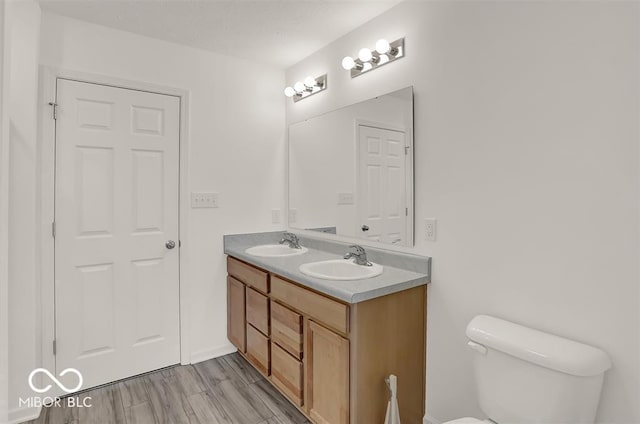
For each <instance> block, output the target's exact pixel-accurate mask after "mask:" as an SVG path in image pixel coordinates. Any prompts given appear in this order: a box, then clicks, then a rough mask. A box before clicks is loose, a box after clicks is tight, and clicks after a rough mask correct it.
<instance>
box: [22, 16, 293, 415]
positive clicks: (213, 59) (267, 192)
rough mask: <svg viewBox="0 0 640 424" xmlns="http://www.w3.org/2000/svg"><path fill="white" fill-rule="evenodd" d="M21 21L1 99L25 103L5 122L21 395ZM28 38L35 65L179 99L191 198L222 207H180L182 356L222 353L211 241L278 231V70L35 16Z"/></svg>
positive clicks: (220, 302)
mask: <svg viewBox="0 0 640 424" xmlns="http://www.w3.org/2000/svg"><path fill="white" fill-rule="evenodd" d="M21 7H26V6H21ZM32 17H34V18H35V14H34V15H33V16H32ZM38 17H39V15H38ZM28 24H29V25H28V26H27V27H20V31H23V33H21V34H20V36H19V39H20V40H21V42H23V43H25V44H27V43H28V44H29V45H28V46H26V45H25V46H24V47H25V50H24V52H25V53H24V54H23V55H21V56H19V57H18V58H17V60H15V61H12V65H15V68H18V69H20V73H19V74H20V78H19V81H18V82H17V83H16V84H15V86H14V83H13V81H12V86H11V89H12V93H13V92H14V91H13V90H14V89H15V92H16V93H20V96H16V98H15V100H16V102H18V100H21V101H23V102H24V103H25V104H16V106H19V107H24V108H25V116H24V120H23V121H20V122H16V123H15V125H16V128H15V131H14V134H15V137H12V145H11V196H12V198H11V202H12V203H11V211H12V215H11V217H10V218H11V229H12V234H10V237H13V239H12V257H11V258H10V260H11V265H12V269H11V270H10V271H11V272H12V275H11V277H12V278H11V287H10V295H11V305H12V310H11V313H12V316H11V317H12V321H11V335H10V337H11V352H12V353H13V355H12V356H11V357H10V361H11V362H10V364H11V371H12V374H11V380H10V381H11V389H12V393H16V391H18V392H22V389H23V387H22V386H23V385H26V380H27V376H28V374H29V372H30V371H31V370H32V369H33V368H34V361H35V360H36V359H37V357H36V355H35V352H36V351H38V350H39V349H38V348H37V346H35V343H36V338H37V337H39V326H38V324H37V321H36V319H37V318H38V314H37V313H36V311H35V310H34V306H35V304H36V302H39V299H36V295H37V293H35V291H34V284H35V279H36V275H35V269H36V264H35V261H36V259H37V255H38V254H37V252H36V246H35V240H36V235H35V233H34V231H35V230H34V229H35V228H36V225H35V214H36V212H35V209H36V204H35V201H36V198H37V196H38V193H36V185H35V181H36V177H37V172H36V170H35V169H34V164H35V162H34V158H35V156H36V153H37V152H36V151H35V138H36V137H35V133H36V129H37V124H36V119H35V117H33V116H31V114H32V113H33V114H35V110H36V108H35V100H34V99H35V95H36V90H37V81H36V73H35V72H36V71H37V68H36V66H35V65H36V64H37V59H38V58H37V57H35V58H34V57H31V56H32V55H33V54H34V52H35V51H37V49H35V50H34V49H33V46H32V44H33V43H34V40H32V36H33V34H37V32H32V30H33V27H32V24H35V21H29V22H28ZM16 30H17V29H16ZM27 31H28V32H29V33H28V34H27V33H26V32H27ZM37 41H40V42H41V49H40V52H41V54H40V57H39V61H40V63H41V64H43V65H48V66H54V67H59V68H64V69H68V70H73V71H83V72H89V73H94V74H101V75H106V76H111V77H117V78H121V79H127V80H132V81H141V82H145V83H153V84H157V85H165V86H170V87H174V88H181V89H185V90H188V91H189V92H190V104H189V140H186V142H188V143H189V171H188V173H189V181H190V185H191V187H190V190H191V191H215V192H219V193H220V204H221V207H220V208H219V209H199V210H190V211H189V215H188V217H187V218H188V222H189V223H190V224H189V228H187V229H183V230H184V231H185V232H186V236H184V237H183V239H184V240H185V241H187V243H188V244H189V246H188V247H189V252H190V256H189V258H187V260H186V261H185V263H184V265H185V266H186V267H187V270H186V271H187V272H186V273H187V275H188V277H187V279H188V281H187V282H186V285H187V287H188V294H189V297H188V300H187V302H188V304H189V317H188V319H189V323H190V329H189V335H188V336H189V342H190V346H189V347H190V349H191V359H192V360H203V359H206V358H209V357H212V356H213V355H216V354H220V353H222V352H227V351H229V350H230V349H231V345H230V344H229V342H228V340H227V337H226V282H225V274H226V264H225V262H224V255H223V252H222V235H223V234H225V233H234V232H251V231H270V230H274V229H279V228H281V225H273V224H271V209H276V208H278V209H279V208H282V207H283V202H284V188H283V185H284V178H285V177H284V175H285V170H284V158H285V137H284V108H283V106H282V104H283V103H282V102H284V98H283V96H282V86H283V84H284V73H283V71H282V70H279V69H276V68H273V67H268V66H263V65H259V64H257V63H253V62H250V61H246V60H240V59H235V58H231V57H226V56H221V55H216V54H213V53H209V52H205V51H202V50H198V49H192V48H187V47H184V46H180V45H176V44H171V43H167V42H163V41H159V40H155V39H151V38H146V37H142V36H139V35H135V34H131V33H127V32H122V31H117V30H113V29H109V28H106V27H101V26H97V25H93V24H88V23H84V22H81V21H77V20H73V19H69V18H63V17H59V16H56V15H51V14H48V13H44V14H42V27H41V37H40V38H39V39H37V40H35V42H36V45H37ZM27 47H28V48H27ZM22 56H25V57H22ZM26 56H28V57H26ZM27 61H28V63H27ZM12 106H13V105H12ZM27 108H28V109H29V110H28V112H29V113H28V114H27V113H26V109H27ZM27 115H28V119H27ZM32 118H33V119H32ZM27 123H28V126H27V125H26V124H27ZM12 124H13V122H12ZM23 124H24V125H23ZM12 130H14V127H13V126H12ZM38 310H39V309H38ZM18 318H19V319H18ZM18 352H19V353H20V355H19V356H18V355H17V354H18ZM187 359H189V358H187ZM23 383H24V384H23ZM10 402H12V403H11V404H10V408H12V407H14V406H15V405H14V404H15V403H17V397H16V396H14V395H12V396H11V398H10Z"/></svg>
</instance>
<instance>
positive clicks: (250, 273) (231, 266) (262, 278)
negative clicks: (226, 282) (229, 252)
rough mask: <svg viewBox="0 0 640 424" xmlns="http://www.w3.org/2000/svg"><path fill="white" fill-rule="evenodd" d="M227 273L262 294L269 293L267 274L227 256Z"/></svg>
mask: <svg viewBox="0 0 640 424" xmlns="http://www.w3.org/2000/svg"><path fill="white" fill-rule="evenodd" d="M227 273H228V274H229V275H233V276H234V277H236V278H237V279H238V280H240V281H242V282H243V283H245V284H246V285H248V286H251V287H253V288H255V289H256V290H259V291H261V292H262V293H269V274H267V273H266V272H264V271H262V270H259V269H258V268H254V267H252V266H251V265H249V264H245V263H244V262H241V261H239V260H237V259H236V258H232V257H231V256H227Z"/></svg>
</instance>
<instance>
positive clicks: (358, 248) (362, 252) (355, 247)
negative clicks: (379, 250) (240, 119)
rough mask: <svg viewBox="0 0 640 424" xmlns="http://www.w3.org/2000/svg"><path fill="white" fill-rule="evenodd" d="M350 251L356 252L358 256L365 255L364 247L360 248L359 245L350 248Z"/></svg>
mask: <svg viewBox="0 0 640 424" xmlns="http://www.w3.org/2000/svg"><path fill="white" fill-rule="evenodd" d="M349 249H353V250H355V253H356V254H358V255H362V254H364V253H365V250H364V247H362V246H359V245H357V244H353V245H351V246H349Z"/></svg>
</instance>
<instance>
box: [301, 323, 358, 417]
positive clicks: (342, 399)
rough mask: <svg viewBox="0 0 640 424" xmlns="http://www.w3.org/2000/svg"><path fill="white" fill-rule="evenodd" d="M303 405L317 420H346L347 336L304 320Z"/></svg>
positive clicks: (347, 402)
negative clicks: (305, 392) (305, 324)
mask: <svg viewBox="0 0 640 424" xmlns="http://www.w3.org/2000/svg"><path fill="white" fill-rule="evenodd" d="M306 367H307V373H306V379H307V381H306V383H307V386H306V389H307V397H306V402H307V407H308V414H309V416H310V417H311V419H312V420H313V421H314V422H316V423H318V424H348V423H349V340H347V339H345V338H344V337H341V336H339V335H338V334H336V333H334V332H333V331H331V330H328V329H326V328H325V327H323V326H321V325H319V324H316V323H315V322H313V321H308V325H307V347H306Z"/></svg>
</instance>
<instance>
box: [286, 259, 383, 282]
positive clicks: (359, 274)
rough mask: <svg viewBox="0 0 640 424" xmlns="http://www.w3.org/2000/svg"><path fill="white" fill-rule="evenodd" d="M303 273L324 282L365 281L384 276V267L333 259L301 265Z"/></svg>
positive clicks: (351, 260)
mask: <svg viewBox="0 0 640 424" xmlns="http://www.w3.org/2000/svg"><path fill="white" fill-rule="evenodd" d="M298 269H299V270H300V272H301V273H303V274H304V275H308V276H309V277H315V278H322V279H324V280H338V281H346V280H363V279H365V278H372V277H377V276H378V275H380V274H382V271H383V267H382V265H378V264H373V265H371V266H365V265H357V264H356V263H355V262H354V260H353V259H333V260H329V261H320V262H309V263H306V264H302V265H300V267H299V268H298Z"/></svg>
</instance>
